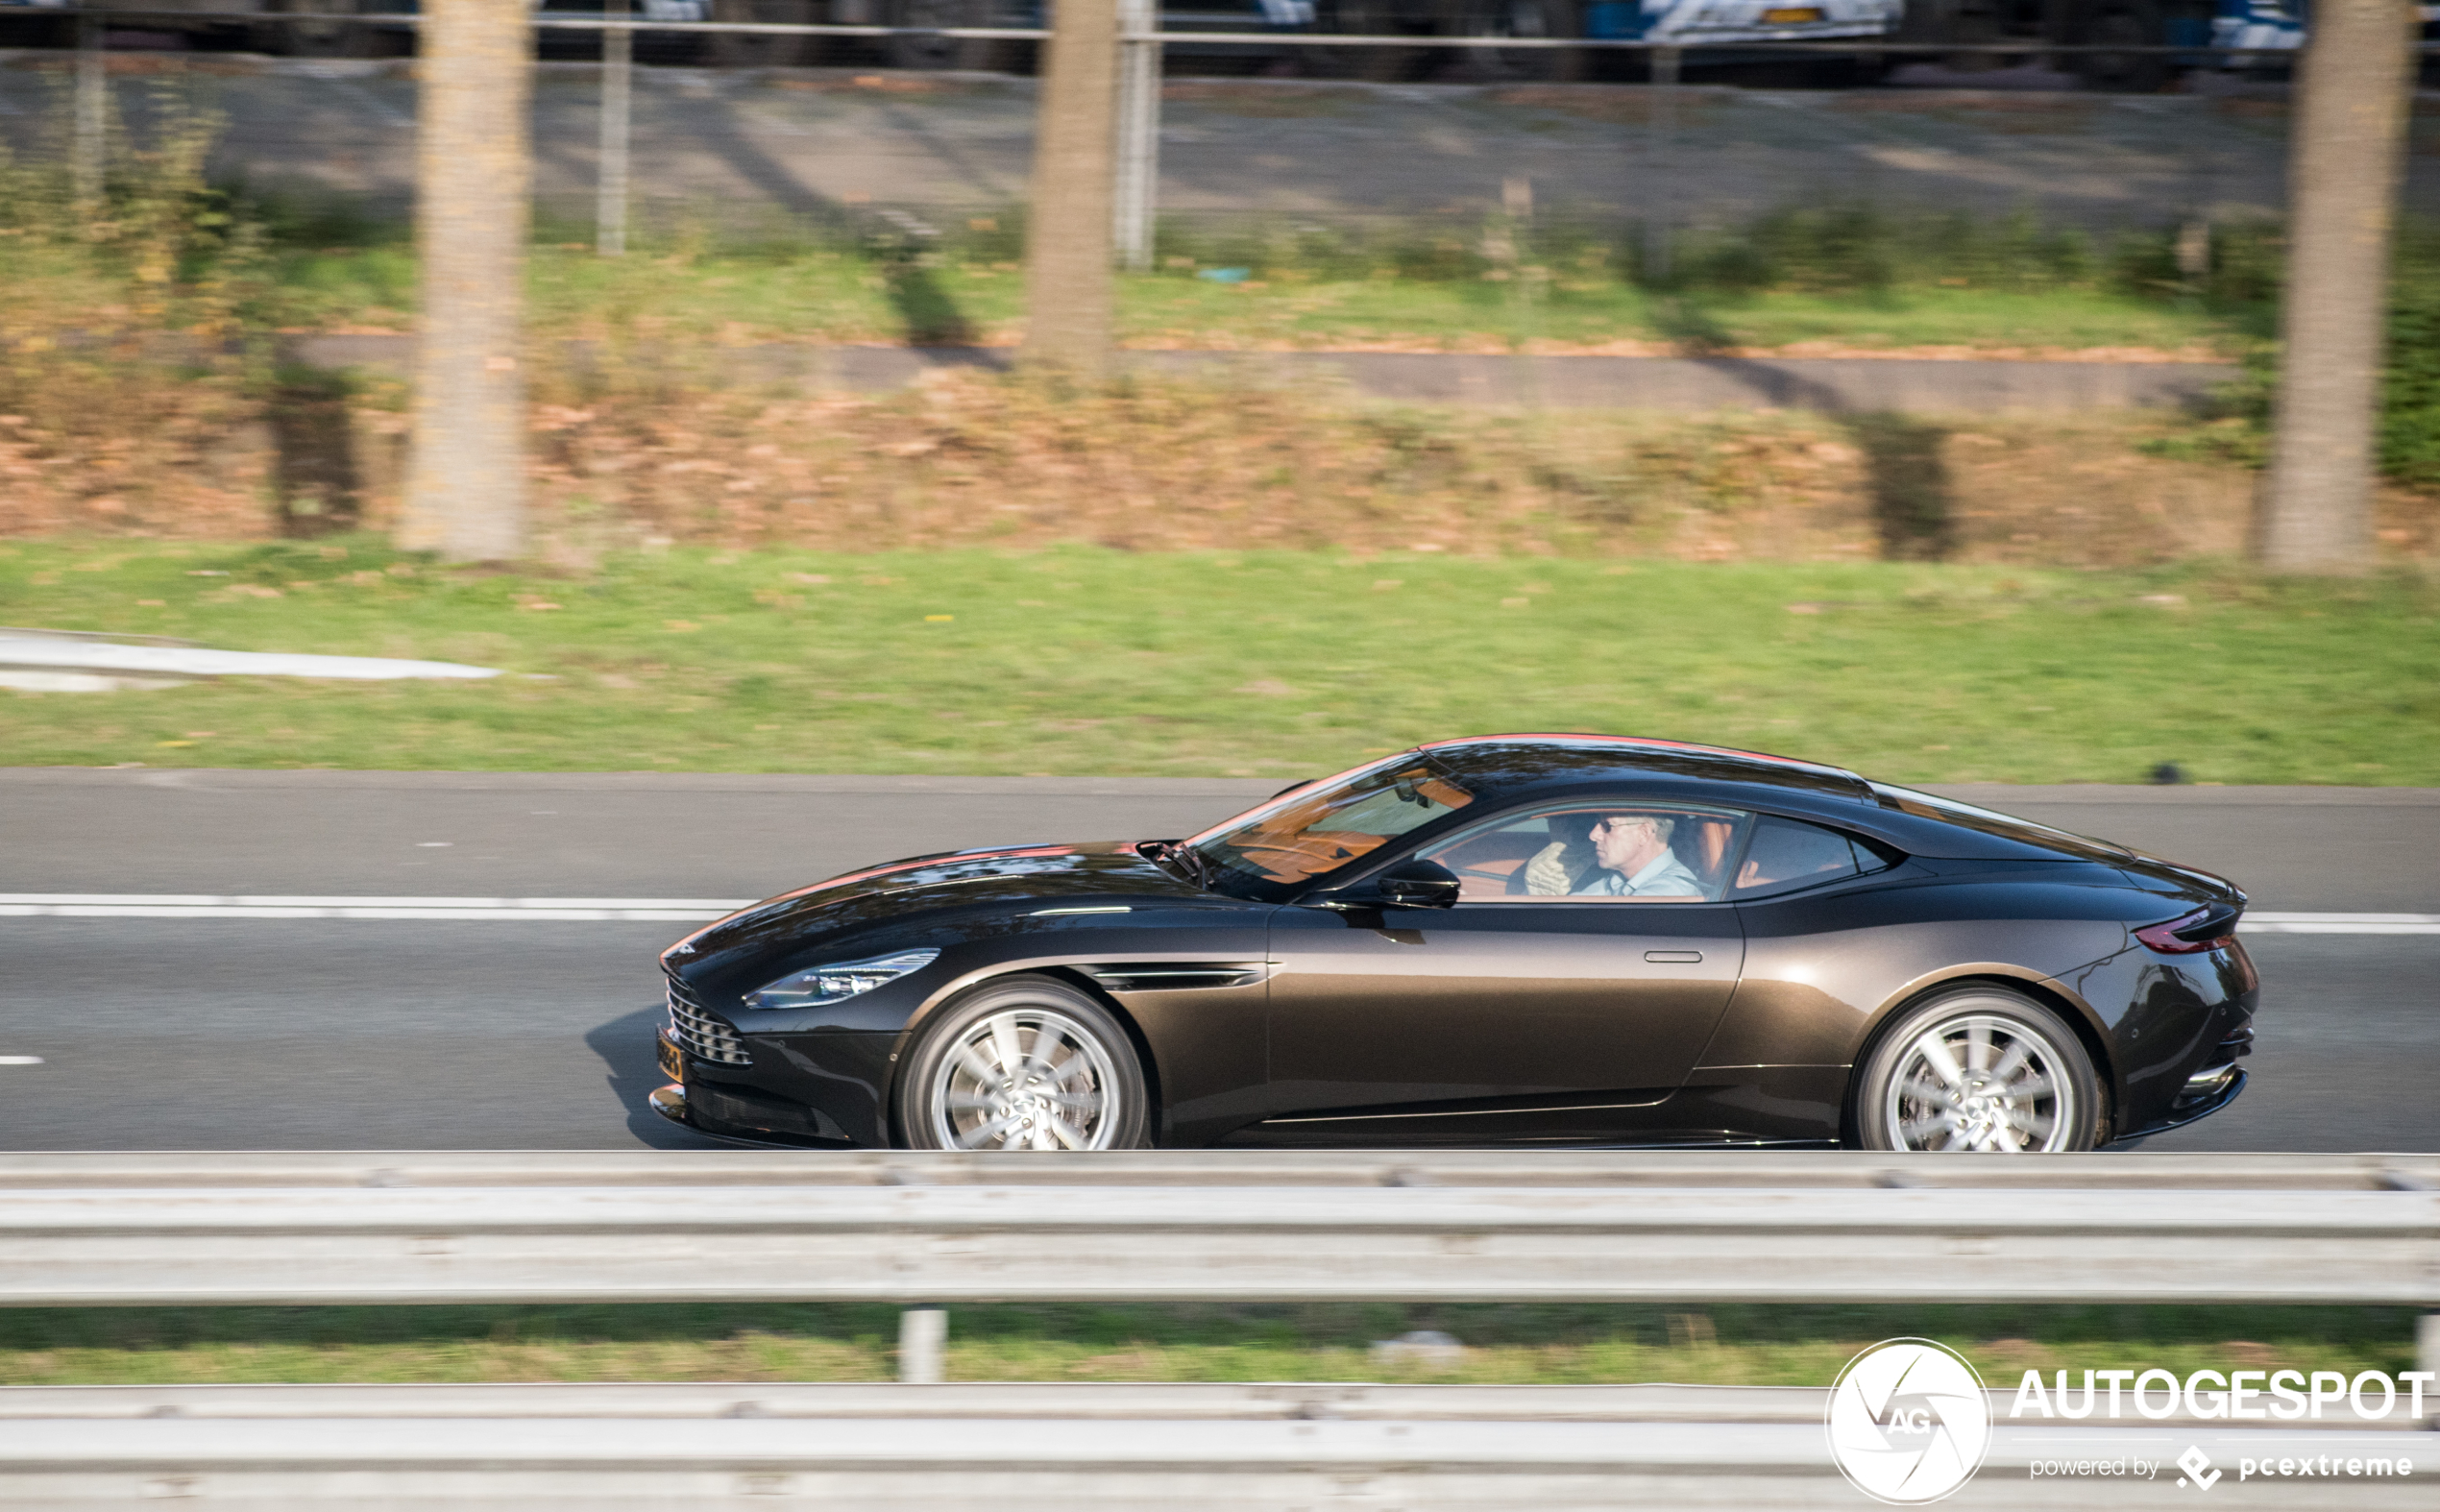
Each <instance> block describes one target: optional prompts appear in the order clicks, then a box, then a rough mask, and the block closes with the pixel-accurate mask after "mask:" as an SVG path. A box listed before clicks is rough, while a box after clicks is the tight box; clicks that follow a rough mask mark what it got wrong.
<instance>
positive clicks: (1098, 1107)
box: [898, 977, 1150, 1150]
mask: <svg viewBox="0 0 2440 1512" xmlns="http://www.w3.org/2000/svg"><path fill="white" fill-rule="evenodd" d="M899 1085H900V1094H899V1109H898V1121H899V1128H900V1129H901V1130H902V1131H903V1133H904V1134H905V1137H906V1142H907V1144H908V1145H909V1146H910V1147H911V1148H914V1149H917V1150H1126V1149H1133V1148H1135V1147H1136V1146H1138V1145H1141V1144H1143V1143H1144V1134H1145V1131H1146V1129H1147V1128H1148V1127H1149V1126H1150V1120H1149V1117H1148V1114H1149V1112H1150V1109H1149V1106H1148V1104H1149V1101H1150V1100H1149V1099H1148V1098H1147V1096H1146V1095H1145V1091H1144V1073H1143V1067H1142V1066H1141V1065H1140V1064H1139V1063H1138V1062H1137V1061H1136V1059H1135V1046H1134V1045H1133V1044H1132V1043H1130V1042H1129V1040H1128V1038H1127V1033H1126V1031H1125V1030H1123V1029H1121V1028H1120V1027H1119V1026H1118V1021H1117V1020H1116V1019H1114V1018H1112V1017H1111V1016H1110V1013H1109V1012H1108V1011H1107V1010H1105V1009H1103V1008H1102V1007H1101V1005H1100V1004H1098V1003H1095V1002H1094V1001H1093V1000H1092V999H1091V998H1089V997H1086V995H1085V994H1084V993H1082V992H1080V991H1078V990H1076V989H1075V988H1070V987H1067V986H1065V985H1063V984H1061V983H1058V982H1053V981H1049V980H1047V979H1044V978H1040V977H1023V978H1016V979H1013V980H1012V981H1009V982H1007V983H1003V984H995V985H993V986H990V987H987V988H984V989H983V990H981V991H980V992H978V993H976V994H975V995H974V996H972V997H970V998H968V999H966V1000H965V1001H964V1002H963V1003H960V1004H957V1005H955V1006H953V1007H951V1008H949V1009H947V1010H944V1011H943V1012H941V1013H940V1014H939V1016H938V1017H937V1018H936V1019H935V1020H934V1022H933V1023H932V1025H931V1026H930V1027H929V1028H927V1029H926V1030H925V1031H924V1033H923V1036H922V1038H921V1039H920V1040H919V1041H918V1042H917V1044H916V1047H915V1057H914V1062H913V1064H911V1065H910V1066H909V1067H908V1069H907V1073H906V1075H905V1077H904V1078H903V1079H902V1081H901V1082H900V1084H899Z"/></svg>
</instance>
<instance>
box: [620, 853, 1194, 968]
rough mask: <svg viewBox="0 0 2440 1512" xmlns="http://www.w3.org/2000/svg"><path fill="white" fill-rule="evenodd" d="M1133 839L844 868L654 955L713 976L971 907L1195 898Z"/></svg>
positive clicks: (705, 928)
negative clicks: (824, 938) (774, 953)
mask: <svg viewBox="0 0 2440 1512" xmlns="http://www.w3.org/2000/svg"><path fill="white" fill-rule="evenodd" d="M1135 843H1136V842H1135V841H1090V842H1087V843H1084V844H1075V845H1011V846H1004V847H999V848H994V849H988V850H958V851H943V852H941V853H939V854H938V855H932V856H915V857H910V858H909V859H907V860H905V861H893V862H890V863H888V864H886V865H884V866H867V867H866V868H864V869H863V870H861V871H850V872H847V873H845V874H844V875H842V876H836V877H832V878H830V879H828V880H827V881H823V882H817V883H815V884H814V885H813V886H811V887H806V888H799V889H797V890H795V891H793V892H783V893H781V894H779V895H778V896H777V897H773V898H766V899H765V900H764V901H762V902H760V903H757V904H755V905H754V906H753V907H751V908H745V909H740V910H739V911H738V912H736V913H734V914H731V915H728V917H726V918H723V919H719V920H716V921H715V922H713V923H710V924H706V925H705V926H703V927H702V928H701V929H698V930H696V931H695V933H694V934H692V935H689V936H688V937H686V939H681V940H679V941H678V942H677V943H676V944H674V945H671V947H670V948H669V949H668V950H667V951H664V952H663V953H662V957H661V960H662V963H663V964H664V965H667V966H669V967H671V969H674V970H677V971H680V972H682V973H683V974H685V975H686V976H688V977H690V978H693V977H695V976H697V975H717V974H719V973H720V971H721V970H723V969H724V968H726V967H728V966H731V965H740V964H743V963H745V962H747V961H749V960H753V959H756V958H759V957H761V956H763V955H764V954H765V953H766V952H768V951H769V950H771V949H773V948H775V947H779V946H782V945H798V944H803V943H805V942H807V941H808V940H809V939H813V938H814V937H817V936H820V935H830V934H837V933H840V932H842V931H845V930H850V929H858V928H862V927H865V926H867V925H872V924H878V923H883V922H887V921H890V920H893V919H901V918H906V917H909V916H911V915H917V914H922V913H926V912H930V911H933V910H937V909H943V908H962V907H964V906H966V905H971V904H989V903H1026V902H1035V901H1041V902H1045V903H1054V904H1055V903H1058V902H1062V901H1069V900H1077V899H1089V898H1097V897H1112V896H1124V897H1134V898H1142V897H1147V896H1150V897H1156V898H1158V897H1178V898H1188V897H1202V896H1207V895H1208V894H1206V893H1204V892H1203V890H1201V889H1199V888H1196V887H1195V886H1193V885H1192V884H1190V883H1188V882H1186V881H1184V880H1183V879H1181V878H1180V877H1179V876H1178V875H1177V874H1176V873H1174V872H1171V871H1167V870H1164V869H1162V868H1161V867H1159V866H1156V865H1154V864H1153V863H1152V862H1151V861H1148V860H1146V859H1145V858H1144V856H1143V854H1142V853H1141V852H1139V851H1138V850H1137V849H1136V848H1135Z"/></svg>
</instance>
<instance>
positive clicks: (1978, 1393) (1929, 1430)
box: [1826, 1339, 1991, 1506]
mask: <svg viewBox="0 0 2440 1512" xmlns="http://www.w3.org/2000/svg"><path fill="white" fill-rule="evenodd" d="M1826 1416H1827V1419H1828V1427H1829V1432H1830V1457H1831V1458H1832V1459H1834V1460H1836V1461H1838V1465H1839V1471H1840V1474H1842V1475H1845V1476H1846V1477H1847V1481H1848V1483H1849V1484H1850V1485H1853V1486H1854V1487H1855V1488H1856V1489H1857V1490H1858V1491H1861V1492H1863V1493H1864V1494H1865V1495H1866V1496H1867V1497H1870V1498H1871V1499H1872V1500H1875V1501H1882V1502H1887V1503H1889V1504H1890V1505H1891V1506H1921V1505H1922V1504H1924V1503H1925V1502H1928V1501H1938V1500H1940V1499H1941V1498H1943V1497H1945V1496H1947V1495H1949V1494H1950V1493H1951V1492H1953V1491H1955V1490H1956V1489H1957V1488H1958V1487H1960V1486H1962V1485H1964V1484H1965V1482H1967V1481H1968V1480H1971V1479H1973V1478H1974V1472H1975V1471H1977V1470H1980V1469H1981V1468H1982V1466H1983V1455H1984V1454H1985V1453H1986V1452H1987V1451H1989V1449H1990V1445H1991V1408H1990V1399H1989V1397H1987V1396H1985V1395H1984V1393H1983V1378H1982V1377H1981V1376H1979V1375H1977V1374H1976V1373H1975V1371H1974V1367H1973V1366H1972V1365H1971V1364H1969V1363H1967V1362H1966V1359H1965V1356H1964V1355H1963V1354H1960V1353H1957V1352H1956V1351H1955V1350H1952V1349H1949V1348H1948V1347H1946V1346H1945V1345H1940V1344H1935V1343H1933V1342H1932V1341H1931V1340H1930V1339H1890V1340H1887V1341H1885V1342H1883V1343H1880V1344H1875V1345H1874V1346H1872V1347H1871V1348H1870V1349H1868V1350H1866V1351H1865V1352H1864V1353H1861V1354H1859V1355H1857V1356H1856V1357H1855V1358H1853V1359H1851V1360H1849V1361H1847V1364H1846V1368H1845V1369H1844V1370H1842V1371H1841V1372H1839V1378H1838V1379H1837V1380H1836V1381H1834V1382H1832V1383H1831V1386H1830V1406H1829V1410H1828V1412H1827V1414H1826Z"/></svg>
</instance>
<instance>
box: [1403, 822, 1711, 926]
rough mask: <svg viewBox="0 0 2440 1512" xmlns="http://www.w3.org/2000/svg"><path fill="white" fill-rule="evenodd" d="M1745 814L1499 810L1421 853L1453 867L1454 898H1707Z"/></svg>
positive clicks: (1499, 900)
mask: <svg viewBox="0 0 2440 1512" xmlns="http://www.w3.org/2000/svg"><path fill="white" fill-rule="evenodd" d="M1748 817H1749V816H1747V815H1745V814H1742V813H1739V812H1736V811H1734V810H1729V809H1713V808H1704V807H1699V806H1696V805H1690V804H1671V803H1653V802H1651V801H1649V800H1646V799H1623V800H1621V801H1618V802H1614V803H1603V802H1601V801H1599V800H1598V799H1595V800H1590V801H1587V800H1581V799H1578V800H1574V801H1571V802H1568V803H1563V804H1549V805H1545V806H1540V807H1536V808H1533V809H1529V810H1525V811H1524V812H1521V813H1514V814H1509V815H1504V816H1502V817H1500V818H1498V819H1495V820H1493V821H1491V822H1490V823H1487V824H1484V825H1481V826H1479V827H1477V828H1475V829H1471V830H1466V831H1464V832H1462V833H1460V834H1458V835H1456V836H1454V837H1452V839H1449V840H1446V841H1441V842H1440V843H1438V844H1437V845H1434V846H1432V847H1431V848H1429V849H1427V850H1426V851H1424V852H1423V853H1422V859H1424V860H1426V861H1432V862H1437V863H1439V864H1440V865H1441V866H1446V867H1448V868H1449V869H1450V870H1452V871H1453V872H1455V873H1456V874H1457V880H1458V884H1459V888H1460V890H1459V892H1458V898H1459V901H1461V902H1465V903H1530V902H1535V901H1539V900H1547V899H1555V898H1567V899H1570V900H1573V901H1580V902H1586V903H1605V902H1619V903H1711V902H1717V901H1718V900H1719V898H1720V894H1721V892H1722V891H1723V890H1725V889H1726V887H1727V883H1728V861H1729V858H1730V857H1732V856H1734V855H1735V854H1736V853H1737V841H1739V840H1740V839H1742V838H1743V837H1742V833H1741V832H1742V831H1743V829H1744V826H1745V821H1746V819H1747V818H1748Z"/></svg>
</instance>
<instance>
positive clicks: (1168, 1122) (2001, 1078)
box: [654, 735, 2257, 1152]
mask: <svg viewBox="0 0 2440 1512" xmlns="http://www.w3.org/2000/svg"><path fill="white" fill-rule="evenodd" d="M2244 905H2245V895H2244V894H2243V893H2242V892H2240V891H2238V890H2236V889H2235V888H2234V887H2233V886H2232V885H2231V884H2229V883H2228V882H2226V881H2224V880H2222V879H2221V878H2218V877H2215V876H2211V875H2209V874H2208V873H2206V872H2201V871H2196V870H2194V869H2192V868H2190V867H2185V866H2175V865H2172V864H2171V863H2168V862H2165V861H2159V860H2156V859H2154V858H2152V857H2148V856H2142V855H2138V854H2136V853H2135V852H2133V851H2130V850H2127V849H2125V848H2123V847H2121V846H2118V845H2113V844H2110V843H2108V842H2107V841H2096V840H2087V839H2085V838H2082V837H2080V836H2075V835H2069V834H2064V833H2062V832H2060V831H2058V830H2053V829H2048V828H2045V827H2043V826H2041V825H2038V824H2034V823H2030V822H2028V821H2026V820H2023V819H2017V818H2011V817H2008V816H2006V815H2001V814H1994V813H1990V812H1988V811H1985V810H1981V809H1976V808H1970V807H1967V806H1964V805H1962V804H1958V803H1953V802H1950V801H1948V800H1945V799H1942V798H1937V797H1933V796H1930V795H1928V794H1925V793H1913V792H1909V791H1907V790H1905V789H1902V788H1893V787H1890V786H1887V785H1885V784H1881V783H1875V782H1869V781H1867V780H1866V779H1864V778H1862V777H1859V776H1857V775H1855V774H1854V773H1853V772H1848V771H1842V770H1840V769H1838V768H1832V767H1823V766H1817V765H1814V764H1812V763H1809V762H1801V761H1791V760H1788V759H1785V758H1782V757H1776V756H1763V755H1756V754H1753V753H1750V752H1745V751H1732V750H1720V749H1715V748H1711V747H1706V746H1695V745H1681V744H1672V743H1670V742H1666V741H1640V740H1629V739H1619V738H1610V737H1601V736H1587V735H1500V736H1486V737H1483V738H1480V739H1476V740H1465V741H1452V742H1447V743H1444V744H1435V745H1427V746H1423V747H1420V748H1418V749H1414V750H1409V751H1403V752H1401V753H1399V754H1398V755H1395V756H1390V757H1386V758H1384V759H1382V760H1379V761H1376V762H1371V763H1368V764H1366V765H1365V766H1362V767H1358V768H1355V769H1354V770H1352V771H1348V772H1343V773H1341V774H1340V775H1338V776H1335V777H1330V778H1325V779H1323V780H1321V781H1318V782H1312V783H1305V784H1300V785H1298V786H1297V787H1295V788H1292V789H1290V790H1288V791H1287V792H1285V793H1281V794H1280V795H1279V796H1277V797H1275V798H1273V799H1271V800H1270V801H1269V802H1267V803H1265V804H1262V805H1261V806H1259V807H1257V808H1256V809H1254V810H1252V811H1250V812H1248V813H1245V814H1242V815H1239V816H1238V817H1235V818H1232V819H1230V820H1229V821H1227V822H1226V823H1223V824H1219V825H1215V826H1213V827H1212V828H1211V829H1209V830H1207V831H1205V832H1204V833H1203V834H1201V835H1197V836H1193V837H1191V838H1189V839H1184V840H1150V841H1099V842H1091V843H1083V844H1059V845H1032V846H1021V847H1014V848H1008V849H994V850H979V851H960V852H955V853H951V854H946V855H938V856H923V857H917V858H915V859H913V860H909V861H900V862H893V863H891V864H890V865H887V866H875V867H872V868H870V869H869V870H865V871H858V872H853V873H850V874H848V875H846V876H842V877H834V878H832V879H830V880H829V881H827V882H820V883H817V884H815V885H814V886H812V887H809V888H805V889H803V890H799V891H795V892H791V893H787V894H784V895H782V896H780V897H776V898H772V899H770V900H769V901H768V902H765V903H760V904H757V905H755V906H754V907H752V908H749V909H745V910H743V911H741V912H739V913H737V914H734V915H730V916H729V917H727V918H724V919H721V920H720V921H719V922H718V923H715V924H712V925H709V926H707V927H706V928H704V929H702V930H699V931H697V932H696V933H695V934H694V935H692V936H690V937H688V938H687V939H684V940H682V941H680V942H679V943H677V944H676V945H673V946H671V948H670V949H669V950H668V951H667V952H665V953H664V954H663V956H662V965H663V967H664V969H665V971H666V972H667V974H668V977H669V1002H670V1019H669V1023H668V1026H667V1027H666V1028H665V1029H664V1030H663V1031H662V1036H661V1058H662V1064H663V1066H664V1068H665V1069H666V1072H667V1074H668V1075H669V1077H670V1078H671V1085H668V1086H665V1087H663V1088H662V1089H661V1090H660V1091H659V1092H658V1093H656V1094H655V1095H654V1106H656V1107H657V1108H659V1109H660V1110H662V1111H663V1112H664V1113H666V1114H668V1115H669V1116H671V1117H672V1118H676V1119H679V1120H681V1121H683V1122H686V1123H689V1124H691V1125H693V1126H695V1128H698V1129H702V1130H704V1131H707V1132H709V1133H713V1134H722V1135H727V1136H731V1137H738V1138H744V1139H751V1140H757V1141H765V1142H776V1143H797V1144H817V1145H821V1144H827V1145H835V1146H847V1145H859V1146H903V1147H914V1148H920V1149H1037V1150H1047V1149H1087V1150H1094V1149H1123V1148H1129V1147H1134V1146H1140V1145H1165V1146H1176V1145H1211V1144H1226V1145H1273V1146H1311V1145H1391V1144H1413V1145H1492V1144H1536V1145H1563V1144H1573V1145H1589V1146H1598V1145H1610V1146H1616V1145H1735V1144H1764V1143H1767V1144H1806V1145H1833V1144H1844V1145H1849V1146H1858V1147H1862V1148H1866V1149H1881V1150H1890V1149H1915V1150H1989V1151H2000V1152H2012V1151H2022V1150H2084V1149H2091V1148H2094V1147H2096V1146H2100V1145H2105V1144H2110V1143H2113V1142H2119V1141H2124V1140H2128V1139H2132V1138H2135V1137H2139V1136H2142V1135H2146V1134H2158V1133H2159V1132H2160V1131H2162V1130H2165V1129H2171V1128H2175V1127H2177V1126H2178V1125H2180V1124H2184V1123H2188V1122H2191V1121H2192V1120H2194V1119H2197V1118H2201V1117H2203V1116H2204V1115H2206V1114H2208V1113H2211V1112H2214V1111H2216V1110H2219V1109H2222V1108H2225V1107H2227V1106H2228V1104H2229V1103H2230V1102H2231V1101H2233V1099H2234V1098H2235V1097H2236V1095H2237V1093H2238V1092H2239V1091H2240V1090H2242V1089H2243V1087H2244V1085H2245V1074H2244V1072H2242V1071H2241V1070H2239V1069H2238V1067H2237V1061H2238V1060H2239V1059H2240V1058H2241V1057H2243V1056H2244V1055H2245V1054H2246V1052H2247V1050H2248V1049H2249V1048H2250V1046H2251V1041H2252V1039H2253V1034H2254V1031H2253V1015H2254V1007H2255V1000H2256V996H2257V978H2256V976H2255V972H2254V967H2253V964H2252V963H2251V962H2250V961H2248V960H2247V958H2246V954H2245V950H2244V947H2243V946H2241V945H2240V944H2238V943H2237V940H2236V939H2235V929H2236V920H2237V915H2238V914H2239V913H2240V912H2241V911H2242V909H2243V908H2244Z"/></svg>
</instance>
